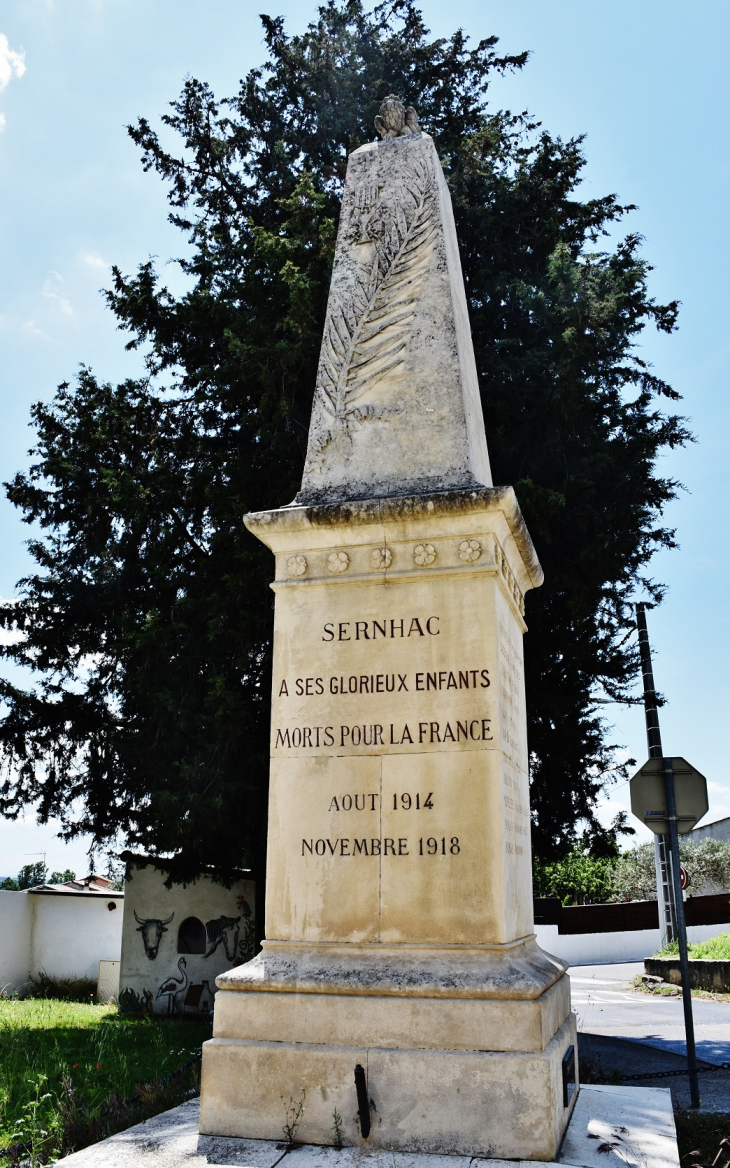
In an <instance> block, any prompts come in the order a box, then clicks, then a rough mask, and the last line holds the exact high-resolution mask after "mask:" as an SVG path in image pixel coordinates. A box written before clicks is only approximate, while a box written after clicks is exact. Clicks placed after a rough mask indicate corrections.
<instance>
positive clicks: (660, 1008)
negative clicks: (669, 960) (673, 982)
mask: <svg viewBox="0 0 730 1168" xmlns="http://www.w3.org/2000/svg"><path fill="white" fill-rule="evenodd" d="M569 972H570V984H571V990H572V997H573V1009H574V1011H575V1013H576V1015H577V1018H578V1030H579V1031H583V1032H585V1033H587V1034H596V1035H606V1036H610V1037H611V1038H623V1039H628V1040H630V1041H632V1042H641V1043H645V1044H647V1045H649V1046H654V1047H658V1048H659V1049H660V1050H665V1051H671V1052H672V1053H674V1054H685V1052H686V1048H685V1037H684V1012H683V1009H682V998H681V996H680V995H678V996H677V997H670V998H665V997H660V996H659V995H654V994H642V993H637V992H636V991H635V990H632V989H630V988H629V986H630V984H631V982H632V980H633V978H634V977H636V976H637V974H641V973H643V972H644V964H643V962H641V961H635V962H628V963H626V964H621V965H574V966H572V967H571V969H570V971H569ZM692 1012H693V1015H694V1023H695V1043H696V1047H697V1057H698V1058H700V1059H702V1060H704V1061H705V1062H708V1063H724V1062H730V1002H713V1001H711V1000H708V999H704V998H693V999H692Z"/></svg>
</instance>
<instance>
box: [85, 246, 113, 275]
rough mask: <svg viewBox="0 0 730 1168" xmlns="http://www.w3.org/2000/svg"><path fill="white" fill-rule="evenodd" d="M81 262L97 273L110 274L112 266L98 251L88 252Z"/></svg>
mask: <svg viewBox="0 0 730 1168" xmlns="http://www.w3.org/2000/svg"><path fill="white" fill-rule="evenodd" d="M81 260H82V262H83V263H84V264H86V267H87V268H93V269H94V270H95V271H100V272H108V271H109V268H110V266H111V265H110V264H108V263H107V262H106V260H103V259H102V258H101V256H100V255H99V253H98V251H87V252H84V253H83V254H82V256H81Z"/></svg>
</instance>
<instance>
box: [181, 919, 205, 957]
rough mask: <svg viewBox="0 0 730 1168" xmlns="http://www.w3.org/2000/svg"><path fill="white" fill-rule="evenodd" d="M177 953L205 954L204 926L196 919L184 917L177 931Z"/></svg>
mask: <svg viewBox="0 0 730 1168" xmlns="http://www.w3.org/2000/svg"><path fill="white" fill-rule="evenodd" d="M177 951H178V953H205V925H204V924H203V922H202V921H199V920H198V918H197V917H186V918H185V920H184V921H183V922H182V923H181V925H180V928H179V929H178V931H177Z"/></svg>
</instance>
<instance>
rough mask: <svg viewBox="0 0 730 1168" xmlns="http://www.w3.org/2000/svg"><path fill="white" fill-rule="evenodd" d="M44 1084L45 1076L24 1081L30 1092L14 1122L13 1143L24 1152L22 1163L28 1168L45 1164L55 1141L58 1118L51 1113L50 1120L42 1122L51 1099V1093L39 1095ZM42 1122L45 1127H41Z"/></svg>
mask: <svg viewBox="0 0 730 1168" xmlns="http://www.w3.org/2000/svg"><path fill="white" fill-rule="evenodd" d="M47 1082H48V1079H47V1078H46V1076H45V1075H39V1076H38V1078H37V1079H28V1080H27V1083H28V1084H29V1085H30V1087H31V1088H32V1090H31V1091H30V1092H29V1095H30V1097H29V1099H28V1101H27V1103H25V1104H24V1106H23V1107H22V1108H21V1114H20V1115H19V1117H18V1119H17V1120H16V1121H15V1128H14V1130H13V1140H14V1142H15V1144H16V1145H19V1146H20V1147H21V1148H22V1149H23V1152H24V1153H25V1155H24V1163H25V1164H26V1165H27V1166H28V1168H38V1166H39V1165H41V1164H46V1163H47V1162H48V1158H49V1156H50V1154H51V1153H52V1152H53V1150H54V1148H55V1146H56V1144H57V1142H58V1129H59V1123H58V1117H57V1116H55V1115H53V1114H52V1113H51V1117H50V1120H48V1119H45V1116H46V1115H47V1114H48V1107H46V1106H44V1105H45V1104H46V1103H47V1101H48V1100H49V1099H52V1098H53V1096H52V1095H51V1092H50V1091H45V1092H44V1093H43V1094H41V1092H42V1091H43V1088H44V1087H45V1085H46V1083H47ZM44 1123H47V1124H48V1126H47V1127H46V1126H44Z"/></svg>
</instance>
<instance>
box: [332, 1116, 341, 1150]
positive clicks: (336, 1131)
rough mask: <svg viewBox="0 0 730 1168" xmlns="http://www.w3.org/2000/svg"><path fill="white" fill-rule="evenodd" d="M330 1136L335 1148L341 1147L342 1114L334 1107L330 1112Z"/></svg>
mask: <svg viewBox="0 0 730 1168" xmlns="http://www.w3.org/2000/svg"><path fill="white" fill-rule="evenodd" d="M332 1136H333V1139H334V1145H335V1147H336V1148H341V1147H342V1116H341V1115H340V1113H339V1111H338V1110H337V1108H336V1107H335V1109H334V1111H333V1112H332Z"/></svg>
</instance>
